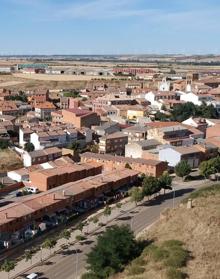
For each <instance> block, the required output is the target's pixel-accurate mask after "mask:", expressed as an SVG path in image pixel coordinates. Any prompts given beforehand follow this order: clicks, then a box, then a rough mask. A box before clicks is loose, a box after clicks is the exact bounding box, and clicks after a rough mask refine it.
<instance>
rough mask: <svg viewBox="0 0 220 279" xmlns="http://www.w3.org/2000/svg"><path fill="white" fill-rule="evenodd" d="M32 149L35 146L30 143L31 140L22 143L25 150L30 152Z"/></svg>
mask: <svg viewBox="0 0 220 279" xmlns="http://www.w3.org/2000/svg"><path fill="white" fill-rule="evenodd" d="M34 149H35V147H34V145H33V143H31V142H27V143H25V145H24V150H25V151H27V152H32V151H34Z"/></svg>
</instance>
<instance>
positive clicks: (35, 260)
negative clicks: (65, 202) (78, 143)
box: [0, 198, 134, 279]
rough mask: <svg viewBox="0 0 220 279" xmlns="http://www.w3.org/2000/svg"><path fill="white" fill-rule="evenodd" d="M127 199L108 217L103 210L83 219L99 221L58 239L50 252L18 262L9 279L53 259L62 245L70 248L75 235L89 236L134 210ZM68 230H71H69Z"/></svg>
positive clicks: (39, 253) (43, 252) (4, 276)
mask: <svg viewBox="0 0 220 279" xmlns="http://www.w3.org/2000/svg"><path fill="white" fill-rule="evenodd" d="M128 199H129V198H127V199H124V200H123V201H121V202H120V203H121V204H122V207H121V208H117V207H116V205H115V204H114V205H112V206H111V208H112V212H111V215H110V216H108V217H107V216H104V215H103V210H104V209H101V210H99V211H97V213H94V214H92V215H91V216H89V217H87V219H85V220H84V221H88V220H89V219H91V218H92V217H94V216H97V217H98V219H99V221H98V223H97V224H94V223H93V222H92V221H90V222H88V225H86V226H85V227H84V228H83V231H82V232H81V231H79V230H74V231H73V232H72V233H71V238H70V239H69V240H68V242H67V240H65V239H59V240H58V241H57V244H56V246H55V247H54V248H53V249H51V251H50V250H48V249H41V250H40V251H38V252H37V253H36V254H34V255H33V257H32V259H31V260H29V261H28V262H26V260H25V259H23V260H21V261H19V262H18V263H17V265H16V267H15V269H14V270H13V271H11V272H10V279H14V278H17V277H18V276H19V275H21V274H22V273H28V270H29V269H31V268H33V267H34V266H37V265H40V264H41V263H42V262H43V261H47V260H48V259H50V258H52V257H55V256H56V254H55V253H57V252H58V251H60V250H62V248H61V247H62V245H66V244H67V243H71V244H70V247H73V246H74V245H75V244H76V243H77V241H76V236H77V235H86V234H90V233H92V232H94V231H95V230H97V229H99V228H100V226H99V225H98V224H99V223H103V224H106V223H108V222H111V221H112V220H114V219H115V218H117V217H119V216H120V215H122V214H123V211H129V210H131V209H133V208H134V203H131V202H129V201H128ZM70 230H72V229H71V228H70ZM0 278H1V279H7V278H8V274H7V273H5V272H0Z"/></svg>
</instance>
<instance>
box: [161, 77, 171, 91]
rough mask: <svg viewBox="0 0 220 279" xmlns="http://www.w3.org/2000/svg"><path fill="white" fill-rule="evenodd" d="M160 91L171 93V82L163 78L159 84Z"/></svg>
mask: <svg viewBox="0 0 220 279" xmlns="http://www.w3.org/2000/svg"><path fill="white" fill-rule="evenodd" d="M158 90H159V91H166V92H167V91H170V82H169V81H167V79H166V78H163V80H162V81H161V82H159V84H158Z"/></svg>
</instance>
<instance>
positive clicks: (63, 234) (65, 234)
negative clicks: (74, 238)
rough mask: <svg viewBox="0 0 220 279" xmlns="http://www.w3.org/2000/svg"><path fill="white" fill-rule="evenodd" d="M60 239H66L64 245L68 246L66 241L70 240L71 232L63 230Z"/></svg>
mask: <svg viewBox="0 0 220 279" xmlns="http://www.w3.org/2000/svg"><path fill="white" fill-rule="evenodd" d="M60 237H61V238H64V239H66V244H68V240H69V239H70V238H71V232H70V231H69V230H67V229H65V230H63V231H62V232H61V234H60Z"/></svg>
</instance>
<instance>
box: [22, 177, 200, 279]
mask: <svg viewBox="0 0 220 279" xmlns="http://www.w3.org/2000/svg"><path fill="white" fill-rule="evenodd" d="M201 183H202V182H201V181H200V182H198V181H197V182H192V183H187V188H184V187H186V184H185V186H184V187H182V186H181V185H180V184H178V185H173V186H174V188H176V189H177V190H176V191H175V192H170V193H167V194H165V195H161V196H159V197H157V198H155V199H154V200H151V201H146V202H145V203H144V204H142V205H139V206H138V207H136V208H134V209H133V210H130V211H129V212H123V210H120V211H121V212H120V216H119V217H117V218H116V219H114V220H112V221H111V222H109V223H108V225H107V226H111V225H113V224H118V225H121V224H128V225H129V226H130V227H131V229H132V230H133V231H134V233H135V234H137V233H139V232H141V231H142V230H143V229H144V228H146V227H148V226H150V225H152V224H153V223H154V222H155V221H156V220H158V219H159V217H160V213H161V211H163V210H164V209H165V208H172V207H175V206H177V205H178V204H179V203H180V201H181V200H182V199H183V198H185V197H187V195H188V194H189V193H190V192H192V191H193V190H194V189H195V188H198V187H201V186H203V185H204V184H205V182H204V183H202V184H201ZM175 184H176V183H175ZM104 229H105V228H99V229H98V230H97V231H96V232H95V233H94V235H90V236H88V237H87V239H86V241H84V242H82V243H78V244H76V245H75V246H74V247H70V248H69V249H68V250H63V251H61V252H60V253H59V254H56V255H55V256H54V257H52V258H51V259H50V260H49V261H48V262H47V263H44V264H43V265H42V266H37V267H35V268H33V269H32V270H31V271H29V272H28V274H30V273H31V272H37V273H38V274H39V275H40V278H42V279H43V278H44V279H46V278H47V279H76V278H80V275H82V273H84V272H85V268H86V261H85V260H86V254H87V253H88V252H89V251H90V249H91V248H92V246H93V245H94V244H95V242H96V238H97V235H98V234H100V233H101V232H102V231H103V230H104ZM26 275H27V274H23V275H22V276H20V277H17V278H25V276H26Z"/></svg>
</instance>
